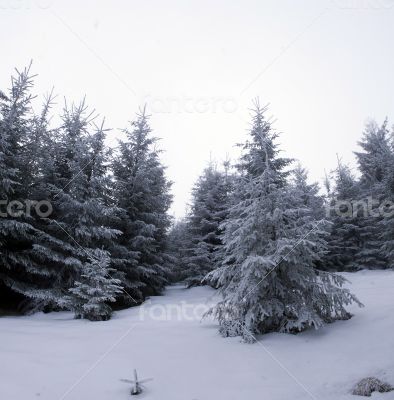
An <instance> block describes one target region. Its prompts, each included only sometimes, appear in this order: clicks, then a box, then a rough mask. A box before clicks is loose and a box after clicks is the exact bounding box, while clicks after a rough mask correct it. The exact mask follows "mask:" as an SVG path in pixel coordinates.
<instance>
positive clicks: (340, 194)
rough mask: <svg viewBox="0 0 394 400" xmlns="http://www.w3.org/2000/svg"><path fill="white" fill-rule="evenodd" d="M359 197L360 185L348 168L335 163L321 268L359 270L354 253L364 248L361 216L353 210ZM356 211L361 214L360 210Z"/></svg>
mask: <svg viewBox="0 0 394 400" xmlns="http://www.w3.org/2000/svg"><path fill="white" fill-rule="evenodd" d="M360 196H361V192H360V185H359V183H358V182H357V180H356V178H355V177H354V176H353V174H352V172H351V170H350V168H349V167H348V166H346V165H343V164H342V163H341V162H340V161H339V160H338V167H337V169H336V170H335V172H334V189H333V191H332V192H331V193H330V194H329V198H328V203H327V211H328V213H327V218H329V220H330V221H331V222H332V225H331V229H330V236H329V238H328V252H327V255H326V257H325V259H324V269H327V270H331V271H357V270H359V269H360V268H361V266H360V264H359V261H358V259H357V253H358V252H359V251H360V248H361V246H362V245H363V243H362V238H361V232H360V228H361V218H362V215H361V214H359V212H358V210H356V208H354V206H355V205H356V204H357V202H358V200H359V199H360ZM355 210H356V212H355ZM359 211H360V213H361V212H362V211H363V210H361V209H360V210H359Z"/></svg>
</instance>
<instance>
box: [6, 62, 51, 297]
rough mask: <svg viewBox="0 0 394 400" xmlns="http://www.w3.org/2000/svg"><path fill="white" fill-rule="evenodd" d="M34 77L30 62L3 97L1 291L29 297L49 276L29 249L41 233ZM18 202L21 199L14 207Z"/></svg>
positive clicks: (14, 79)
mask: <svg viewBox="0 0 394 400" xmlns="http://www.w3.org/2000/svg"><path fill="white" fill-rule="evenodd" d="M33 78H34V77H33V76H32V75H31V73H30V67H28V68H26V69H24V70H23V71H21V72H18V71H17V74H16V76H15V77H13V78H12V81H11V89H10V90H9V92H8V93H7V95H6V94H4V93H2V94H1V96H0V200H1V201H2V205H1V213H2V214H1V217H0V259H1V260H0V284H1V285H2V288H1V291H2V292H4V291H11V292H12V293H18V294H20V295H22V296H25V297H35V296H36V295H37V291H36V288H37V282H38V281H40V280H45V279H46V278H47V273H46V271H45V267H44V266H42V265H41V263H40V262H39V261H38V260H36V259H34V258H33V257H32V256H31V254H30V251H31V249H32V247H33V246H34V244H35V241H36V238H37V237H38V236H39V235H42V232H40V231H39V230H38V229H37V228H36V227H35V226H34V225H35V224H34V222H35V216H34V214H33V213H31V212H30V209H31V208H32V207H31V206H32V204H31V203H29V202H30V199H31V196H30V195H31V192H32V190H33V188H34V185H35V183H36V179H37V175H38V172H37V168H36V165H37V160H39V157H40V154H39V153H40V152H39V150H38V148H37V146H33V139H34V137H35V135H34V134H35V132H36V126H37V123H36V122H37V118H36V117H35V116H34V115H33V113H32V109H31V100H32V98H33V96H32V95H31V94H30V91H31V88H32V85H33ZM45 113H46V112H45V111H44V112H43V115H42V117H43V118H45ZM33 163H34V165H33ZM15 201H17V202H19V203H14V204H18V205H17V206H16V207H12V204H13V202H15ZM19 208H20V209H19ZM10 211H11V212H10ZM5 287H6V288H8V289H5ZM22 298H23V297H22ZM22 298H19V301H20V300H21V299H22Z"/></svg>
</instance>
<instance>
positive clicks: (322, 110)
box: [0, 0, 394, 217]
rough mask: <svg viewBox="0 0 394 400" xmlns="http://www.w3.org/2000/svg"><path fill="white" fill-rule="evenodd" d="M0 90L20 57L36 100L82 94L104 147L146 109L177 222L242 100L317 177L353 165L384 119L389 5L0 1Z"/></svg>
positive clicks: (235, 133)
mask: <svg viewBox="0 0 394 400" xmlns="http://www.w3.org/2000/svg"><path fill="white" fill-rule="evenodd" d="M0 42H1V47H0V49H1V53H0V57H1V62H0V88H2V89H5V88H7V87H9V77H10V74H11V73H12V71H13V69H14V67H18V68H21V67H23V66H25V65H27V64H28V63H29V60H30V59H33V72H34V73H37V74H38V77H37V78H36V89H35V91H36V93H37V94H38V95H42V94H44V93H45V92H47V91H48V90H49V89H50V88H51V87H52V86H55V92H56V93H58V94H59V95H61V97H59V102H60V103H61V101H62V97H63V96H65V97H66V98H67V99H69V100H70V101H72V100H74V101H78V100H80V99H81V98H82V97H83V96H84V95H85V94H86V98H87V102H88V104H89V105H91V106H92V107H94V108H95V109H96V110H97V112H98V113H100V115H103V116H105V117H106V120H107V125H108V127H111V128H114V130H113V131H112V132H110V133H109V139H108V140H109V143H110V144H115V143H116V141H117V139H119V138H121V134H120V133H119V131H118V130H117V128H124V127H125V126H126V125H127V121H129V120H131V119H132V118H133V116H134V115H135V113H136V111H138V107H139V106H140V105H141V104H144V103H147V104H148V109H149V110H150V113H151V114H152V118H151V124H152V127H153V129H154V131H155V134H156V135H157V136H159V137H161V138H162V141H161V144H160V146H161V148H162V149H163V150H165V153H164V155H163V160H164V162H165V164H166V165H167V166H168V176H169V177H170V179H171V180H172V181H173V182H174V186H173V193H174V196H175V200H174V205H173V208H172V213H173V214H174V215H175V216H177V217H181V216H182V215H183V214H184V212H185V207H186V204H187V202H188V201H189V198H190V189H191V187H192V185H193V182H194V181H195V179H196V178H197V177H198V175H199V174H200V173H201V171H202V169H203V168H204V166H205V165H206V163H207V162H208V161H209V159H210V157H212V158H215V159H216V160H217V161H218V162H219V163H220V162H222V161H223V160H224V159H225V158H226V154H228V155H229V156H230V157H233V158H234V157H235V156H236V149H235V148H234V144H235V143H237V142H241V141H243V140H245V138H246V133H247V129H248V121H249V115H248V114H249V112H248V109H249V108H250V106H251V103H252V99H253V98H255V97H256V96H259V98H260V102H261V103H270V114H271V115H273V116H274V117H275V119H276V120H277V122H276V124H275V126H276V128H277V129H278V130H279V131H280V132H282V135H281V137H280V143H281V147H282V148H283V150H284V151H285V154H286V155H288V156H291V157H294V158H296V159H299V160H300V161H301V163H302V164H303V165H304V166H305V167H307V168H308V169H309V171H310V177H311V180H317V181H321V179H322V177H323V176H324V170H325V169H326V170H327V171H329V170H331V169H333V168H335V165H336V153H338V154H339V155H340V156H341V157H342V159H343V161H345V162H349V163H351V164H352V165H354V157H353V155H352V152H353V151H354V150H356V143H357V141H358V140H359V138H360V136H361V133H362V130H363V126H364V123H365V122H366V120H367V119H368V118H375V119H377V120H378V122H382V120H383V119H384V118H385V117H386V116H387V117H388V118H389V119H390V123H393V122H394V115H393V114H394V79H393V75H394V51H393V50H394V48H393V45H394V0H335V1H330V0H328V1H323V0H321V1H317V0H313V1H301V0H297V1H294V0H288V1H285V0H281V1H278V0H276V1H267V0H256V1H251V0H242V1H230V0H225V1H201V0H199V1H170V0H166V1H142V0H141V1H134V0H131V1H130V0H129V1H126V0H124V1H116V0H114V1H83V2H81V1H72V0H68V1H60V0H0Z"/></svg>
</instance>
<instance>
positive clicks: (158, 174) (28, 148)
mask: <svg viewBox="0 0 394 400" xmlns="http://www.w3.org/2000/svg"><path fill="white" fill-rule="evenodd" d="M33 78H34V77H33V76H31V75H30V71H29V68H27V69H25V70H24V71H22V72H20V73H19V72H18V73H17V75H16V77H15V78H13V79H12V85H11V89H10V90H9V91H8V92H7V93H4V92H0V201H1V204H0V212H1V215H0V301H1V305H2V306H4V305H5V304H6V303H7V302H8V303H9V304H10V305H12V306H14V307H16V306H17V305H19V306H21V305H22V306H23V307H25V310H37V309H41V310H48V311H50V310H56V309H69V310H73V311H74V312H75V316H76V317H77V318H87V319H91V320H107V319H109V318H110V317H111V313H112V310H113V308H114V307H127V306H133V305H138V304H140V303H141V302H143V301H144V299H145V298H146V297H147V296H150V295H154V294H158V293H160V292H161V291H162V289H163V288H164V286H165V284H166V283H167V282H176V281H183V282H185V283H186V284H187V285H188V286H189V287H191V286H194V285H200V284H209V285H211V286H212V287H215V288H217V289H218V290H219V293H220V294H221V295H222V300H221V301H220V302H219V303H218V304H217V305H216V306H215V307H214V308H213V309H212V310H211V311H210V314H212V315H214V316H215V317H216V318H217V320H218V321H219V324H220V331H221V333H222V334H223V335H224V336H234V335H236V336H242V337H243V338H244V339H245V340H247V341H251V340H253V339H254V335H255V334H258V333H265V332H272V331H279V332H291V333H295V332H300V331H303V330H305V329H307V328H310V327H314V328H319V327H321V326H322V325H323V324H324V323H327V322H332V321H334V320H337V319H346V318H349V317H350V315H349V313H348V312H347V311H346V309H345V307H346V306H347V305H349V304H350V303H352V302H355V303H358V304H361V303H360V302H359V301H358V299H357V298H356V297H354V296H353V295H352V294H351V293H350V292H349V291H348V290H347V289H345V288H344V283H345V279H344V278H343V277H342V276H341V275H338V274H336V273H335V272H338V271H355V270H358V269H362V268H369V269H372V268H373V269H377V268H392V267H393V261H392V260H393V255H394V203H393V202H392V201H393V200H394V168H393V165H394V143H393V135H390V133H389V130H388V123H387V121H385V122H384V123H383V124H382V125H381V126H378V125H377V124H376V123H374V122H371V123H369V124H368V125H367V126H366V129H365V132H364V135H363V137H362V140H361V141H360V143H359V145H360V147H361V150H360V151H359V152H357V153H355V154H356V157H357V161H358V167H359V168H358V171H357V172H356V173H355V174H354V173H353V172H352V171H351V169H350V168H349V167H347V166H346V165H343V164H342V163H341V161H340V160H339V159H338V166H337V168H336V170H335V171H333V172H332V174H331V175H330V176H329V177H327V180H326V186H327V194H326V195H322V194H321V191H320V188H319V186H318V185H317V184H311V183H309V182H308V176H307V172H306V170H305V169H303V168H302V166H301V165H295V164H294V161H293V160H291V159H289V158H285V157H282V156H281V151H280V149H279V147H278V144H277V139H278V133H277V132H276V131H275V129H274V127H273V125H272V123H271V122H270V120H269V119H267V118H266V111H267V109H266V107H261V106H260V105H259V103H258V101H256V103H255V108H254V110H253V114H252V124H251V129H250V135H249V138H248V140H247V141H246V142H245V143H244V144H240V145H239V146H240V149H241V156H240V158H239V160H238V161H237V162H236V163H235V164H234V165H231V164H230V162H229V161H226V162H225V163H224V164H223V166H218V165H217V164H216V163H214V162H212V161H211V162H210V163H209V164H208V166H207V167H206V168H205V169H204V171H203V173H202V175H201V176H200V178H199V179H198V180H197V182H196V183H195V185H194V187H193V189H192V201H191V204H190V209H189V212H188V213H187V215H186V217H185V218H184V219H183V220H180V221H176V222H174V224H173V225H172V227H171V229H169V228H170V225H171V222H172V221H171V218H170V217H169V214H168V210H169V207H170V205H171V200H172V199H171V195H170V189H171V183H170V182H169V181H168V179H167V178H166V175H165V167H164V166H163V165H162V163H161V161H160V150H159V149H158V146H157V143H158V139H157V138H155V137H154V135H153V134H152V132H151V128H150V125H149V117H148V115H147V114H146V112H145V109H143V110H141V111H140V113H139V114H137V116H136V117H135V119H134V120H133V121H132V122H130V124H129V126H128V127H127V128H126V129H125V130H124V132H123V133H124V137H125V139H124V140H123V141H120V142H119V144H118V146H117V148H114V149H110V148H108V147H107V146H106V144H105V139H106V133H107V129H106V128H105V125H104V121H103V122H101V123H97V118H95V116H94V114H93V113H92V112H90V111H89V108H88V107H87V106H86V104H85V101H82V102H81V103H80V104H79V105H71V106H70V105H68V104H67V103H66V104H65V106H64V108H63V111H62V113H61V115H59V116H58V117H59V118H57V120H58V121H59V122H58V123H57V124H54V123H50V117H51V114H52V105H53V96H52V95H50V96H48V98H46V99H45V101H44V104H43V106H42V109H41V112H40V113H38V114H36V113H35V112H34V111H33V107H32V101H33V96H32V95H31V89H32V86H33Z"/></svg>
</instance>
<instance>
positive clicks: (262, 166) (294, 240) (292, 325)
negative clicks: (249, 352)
mask: <svg viewBox="0 0 394 400" xmlns="http://www.w3.org/2000/svg"><path fill="white" fill-rule="evenodd" d="M265 111H266V109H265V108H261V107H260V106H259V104H258V103H257V104H256V109H255V111H254V115H253V123H252V129H251V139H252V140H251V142H247V144H246V145H245V146H244V150H245V151H246V153H245V154H244V155H243V157H242V159H241V163H240V172H241V173H243V174H242V176H241V179H240V181H239V183H238V185H237V188H236V196H237V200H238V202H237V203H235V204H234V205H233V206H232V207H231V209H230V212H229V217H228V219H227V221H226V222H225V233H224V238H223V241H224V250H225V258H224V260H223V262H222V266H221V267H220V268H218V269H217V270H215V271H213V272H212V273H211V274H210V275H209V277H208V279H211V280H213V281H214V282H216V283H217V284H218V286H219V287H220V292H221V294H222V296H223V300H222V301H221V302H219V303H218V304H217V305H216V306H215V307H214V308H213V309H212V310H211V312H210V314H213V315H214V316H215V317H216V318H217V319H218V321H219V323H220V331H221V333H222V334H223V335H224V336H233V335H234V336H235V335H240V336H243V337H244V339H245V340H246V341H251V340H253V339H254V334H256V333H265V332H271V331H279V332H299V331H302V330H304V329H306V328H309V327H315V328H319V327H321V326H322V325H323V324H324V323H325V322H331V321H333V320H335V319H344V318H348V317H349V314H348V313H347V311H346V310H345V306H346V305H347V304H349V303H351V302H352V301H357V299H356V298H355V297H354V296H353V295H352V294H350V293H349V292H348V291H347V290H346V289H343V288H341V286H342V285H343V283H344V281H345V280H344V278H342V277H341V276H337V275H334V274H330V273H327V272H323V271H318V270H317V269H315V268H314V267H315V264H316V262H317V261H319V260H320V259H321V256H322V254H323V253H324V252H325V250H326V240H325V237H326V225H327V221H325V220H319V221H318V220H316V219H315V216H314V210H313V208H311V207H308V205H305V197H306V196H305V193H300V187H301V186H300V185H298V186H297V185H296V187H294V186H293V185H289V184H288V183H287V179H286V178H287V176H288V174H289V172H288V171H287V170H286V167H287V166H288V165H289V164H290V160H289V159H285V158H280V157H279V155H278V153H279V150H278V148H277V145H276V143H275V139H276V137H277V134H276V133H275V132H274V130H273V128H272V125H271V123H270V122H269V121H267V120H266V119H265V117H264V113H265Z"/></svg>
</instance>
